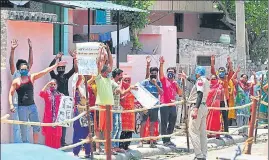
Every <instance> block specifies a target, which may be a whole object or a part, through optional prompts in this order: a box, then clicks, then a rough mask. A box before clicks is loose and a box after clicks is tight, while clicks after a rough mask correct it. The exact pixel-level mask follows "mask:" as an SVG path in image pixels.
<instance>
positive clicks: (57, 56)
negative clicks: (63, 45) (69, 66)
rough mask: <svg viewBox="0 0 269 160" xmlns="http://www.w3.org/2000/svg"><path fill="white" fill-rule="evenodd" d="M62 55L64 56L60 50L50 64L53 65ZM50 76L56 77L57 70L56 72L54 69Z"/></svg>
mask: <svg viewBox="0 0 269 160" xmlns="http://www.w3.org/2000/svg"><path fill="white" fill-rule="evenodd" d="M61 57H62V53H61V52H59V53H58V54H57V55H56V56H55V58H54V59H53V60H52V61H51V63H50V65H49V66H50V67H51V66H53V65H55V63H56V61H57V59H59V58H61ZM50 77H51V78H53V79H55V78H56V74H55V72H54V71H53V70H52V71H50Z"/></svg>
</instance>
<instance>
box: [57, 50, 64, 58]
mask: <svg viewBox="0 0 269 160" xmlns="http://www.w3.org/2000/svg"><path fill="white" fill-rule="evenodd" d="M63 54H64V53H63V52H59V53H58V54H57V55H56V59H58V58H61V57H62V56H63Z"/></svg>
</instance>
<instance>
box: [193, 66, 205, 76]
mask: <svg viewBox="0 0 269 160" xmlns="http://www.w3.org/2000/svg"><path fill="white" fill-rule="evenodd" d="M195 74H199V75H200V76H205V67H203V66H197V67H196V68H195Z"/></svg>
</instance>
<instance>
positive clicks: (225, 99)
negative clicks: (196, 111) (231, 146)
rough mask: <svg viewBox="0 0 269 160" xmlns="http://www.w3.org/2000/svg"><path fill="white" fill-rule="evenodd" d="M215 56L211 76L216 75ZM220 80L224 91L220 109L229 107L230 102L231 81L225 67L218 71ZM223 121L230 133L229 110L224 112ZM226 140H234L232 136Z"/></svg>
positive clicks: (225, 130) (226, 130)
mask: <svg viewBox="0 0 269 160" xmlns="http://www.w3.org/2000/svg"><path fill="white" fill-rule="evenodd" d="M214 64H215V56H212V57H211V74H212V75H216V72H215V68H214ZM217 75H218V79H219V83H220V85H222V90H221V95H220V107H223V108H224V107H225V106H228V104H229V103H228V102H229V90H228V86H229V80H228V76H227V75H226V69H225V68H224V67H220V68H219V69H218V74H217ZM221 114H222V119H223V123H224V132H229V125H228V123H229V120H228V111H227V110H222V111H221ZM225 137H226V138H232V137H231V136H230V135H225Z"/></svg>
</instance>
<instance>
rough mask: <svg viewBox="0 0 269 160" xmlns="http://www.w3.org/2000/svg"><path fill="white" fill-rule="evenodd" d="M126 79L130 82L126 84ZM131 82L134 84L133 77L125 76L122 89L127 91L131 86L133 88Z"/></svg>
mask: <svg viewBox="0 0 269 160" xmlns="http://www.w3.org/2000/svg"><path fill="white" fill-rule="evenodd" d="M126 79H130V82H127V83H126V82H125V80H126ZM131 82H132V79H131V76H129V75H124V76H123V77H122V80H121V85H120V86H121V89H122V90H127V89H128V88H129V87H130V86H131Z"/></svg>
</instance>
